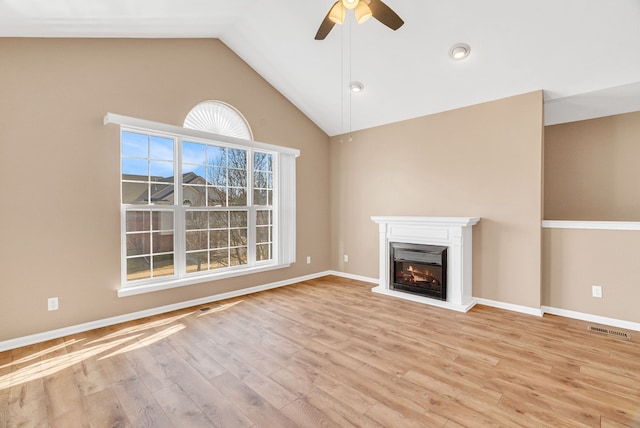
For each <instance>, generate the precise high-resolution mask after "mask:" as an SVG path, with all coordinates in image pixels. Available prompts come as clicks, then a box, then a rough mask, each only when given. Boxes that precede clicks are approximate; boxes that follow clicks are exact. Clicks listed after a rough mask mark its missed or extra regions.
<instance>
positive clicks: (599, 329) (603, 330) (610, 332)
mask: <svg viewBox="0 0 640 428" xmlns="http://www.w3.org/2000/svg"><path fill="white" fill-rule="evenodd" d="M589 331H592V332H594V333H600V334H606V335H608V336H616V337H620V338H622V339H631V335H630V334H629V333H627V332H626V331H620V330H611V329H608V328H603V327H596V326H593V325H590V326H589Z"/></svg>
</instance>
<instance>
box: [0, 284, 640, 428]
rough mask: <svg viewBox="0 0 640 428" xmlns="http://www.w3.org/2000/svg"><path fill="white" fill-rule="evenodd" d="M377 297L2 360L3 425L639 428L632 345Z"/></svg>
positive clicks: (299, 297)
mask: <svg viewBox="0 0 640 428" xmlns="http://www.w3.org/2000/svg"><path fill="white" fill-rule="evenodd" d="M370 288H371V284H366V283H362V282H358V281H351V280H345V279H341V278H337V277H325V278H321V279H317V280H313V281H308V282H304V283H300V284H296V285H292V286H288V287H284V288H280V289H276V290H271V291H266V292H262V293H258V294H254V295H250V296H243V297H239V298H235V299H231V300H226V301H221V302H216V303H212V304H210V305H206V306H202V307H195V308H190V309H187V310H181V311H177V312H172V313H170V314H165V315H161V316H156V317H152V318H147V319H144V320H140V321H136V322H130V323H126V324H121V325H117V326H112V327H108V328H102V329H99V330H95V331H91V332H87V333H83V334H78V335H74V336H69V337H65V338H63V339H59V340H53V341H50V342H46V343H41V344H37V345H33V346H29V347H25V348H20V349H15V350H13V351H7V352H4V353H0V427H3V428H4V427H32V426H33V427H46V426H50V427H65V428H66V427H83V426H91V427H129V426H130V427H189V428H190V427H212V426H228V427H269V428H274V427H351V426H357V427H394V428H396V427H447V428H454V427H479V426H500V427H518V426H525V427H607V428H617V427H640V341H638V339H637V338H636V337H635V336H634V337H632V339H631V340H624V339H621V338H617V337H612V336H605V335H600V334H597V333H592V332H589V331H588V330H587V323H584V322H581V321H575V320H569V319H565V318H561V317H554V316H545V317H544V318H536V317H533V316H528V315H522V314H518V313H513V312H508V311H503V310H499V309H494V308H489V307H484V306H477V307H475V308H474V309H472V310H471V311H470V312H469V313H467V314H460V313H457V312H453V311H449V310H446V309H439V308H435V307H431V306H426V305H421V304H418V303H412V302H408V301H404V300H399V299H394V298H391V297H387V296H381V295H377V294H374V293H371V292H370V291H369V290H370ZM631 333H632V335H633V334H636V333H635V332H631ZM638 335H640V333H638Z"/></svg>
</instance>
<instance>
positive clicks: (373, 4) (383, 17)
mask: <svg viewBox="0 0 640 428" xmlns="http://www.w3.org/2000/svg"><path fill="white" fill-rule="evenodd" d="M369 9H371V15H372V16H373V17H374V18H375V19H377V20H378V21H380V22H382V23H383V24H384V25H386V26H387V27H389V28H391V29H392V30H397V29H398V28H400V27H402V24H404V21H403V20H402V18H400V17H399V16H398V14H397V13H395V12H394V11H393V10H392V9H391V8H390V7H389V6H387V5H386V4H384V3H383V2H382V1H381V0H369Z"/></svg>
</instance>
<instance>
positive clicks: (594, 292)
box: [591, 285, 602, 297]
mask: <svg viewBox="0 0 640 428" xmlns="http://www.w3.org/2000/svg"><path fill="white" fill-rule="evenodd" d="M591 296H593V297H602V286H600V285H592V286H591Z"/></svg>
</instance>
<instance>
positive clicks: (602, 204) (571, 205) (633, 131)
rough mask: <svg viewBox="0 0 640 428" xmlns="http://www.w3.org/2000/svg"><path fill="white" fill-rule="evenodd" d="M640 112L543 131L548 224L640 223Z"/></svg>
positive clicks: (564, 125)
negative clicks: (551, 222) (591, 221)
mask: <svg viewBox="0 0 640 428" xmlns="http://www.w3.org/2000/svg"><path fill="white" fill-rule="evenodd" d="M639 135H640V112H636V113H628V114H622V115H617V116H609V117H603V118H600V119H593V120H585V121H581V122H572V123H567V124H562V125H554V126H548V127H546V128H545V158H544V168H545V189H544V195H545V196H544V199H545V211H544V217H545V219H548V220H601V221H605V220H607V221H616V220H617V221H640V186H639V185H638V159H640V144H638V136H639Z"/></svg>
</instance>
